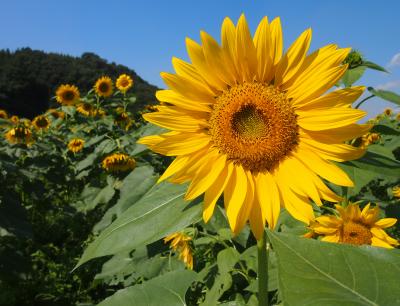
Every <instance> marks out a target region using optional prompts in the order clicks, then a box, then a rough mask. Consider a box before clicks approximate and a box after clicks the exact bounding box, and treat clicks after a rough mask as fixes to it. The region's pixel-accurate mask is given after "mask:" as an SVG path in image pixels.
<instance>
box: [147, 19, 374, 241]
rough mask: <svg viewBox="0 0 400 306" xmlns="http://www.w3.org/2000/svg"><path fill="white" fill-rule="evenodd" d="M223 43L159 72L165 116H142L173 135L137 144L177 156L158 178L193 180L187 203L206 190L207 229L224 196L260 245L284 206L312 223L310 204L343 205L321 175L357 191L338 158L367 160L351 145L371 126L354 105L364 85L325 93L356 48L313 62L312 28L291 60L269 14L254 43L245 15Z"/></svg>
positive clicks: (198, 47) (323, 52)
mask: <svg viewBox="0 0 400 306" xmlns="http://www.w3.org/2000/svg"><path fill="white" fill-rule="evenodd" d="M221 41H222V45H221V46H220V45H219V44H218V43H217V42H216V41H215V40H214V39H213V38H212V37H211V36H210V35H208V34H207V33H205V32H201V42H202V44H198V43H196V42H194V41H193V40H191V39H187V40H186V46H187V49H188V53H189V57H190V59H191V63H188V62H185V61H182V60H180V59H177V58H173V60H172V63H173V66H174V68H175V71H176V73H175V74H171V73H161V77H162V78H163V80H164V82H165V83H166V84H167V86H168V87H169V88H170V89H167V90H161V91H158V92H157V94H156V96H157V98H158V100H159V101H160V102H161V106H159V107H158V111H157V112H154V113H149V114H145V115H143V117H144V118H145V119H146V120H147V121H149V122H152V123H154V124H156V125H159V126H161V127H164V128H167V129H169V130H171V131H170V132H167V133H165V134H161V135H153V136H148V137H144V138H142V139H141V140H139V142H140V143H142V144H146V145H148V146H149V147H150V148H151V149H152V150H154V151H155V152H158V153H161V154H164V155H168V156H177V157H176V159H175V160H174V161H173V162H172V164H171V165H170V166H169V168H168V169H167V170H166V171H165V173H164V174H163V175H162V177H161V178H160V180H165V179H167V178H169V180H170V181H171V182H174V183H183V182H187V181H190V182H191V183H190V186H189V188H188V191H187V193H186V196H185V198H186V199H187V200H192V199H194V198H196V197H198V196H199V195H201V194H203V193H204V194H205V195H204V210H203V218H204V221H206V222H207V221H208V220H209V219H210V217H211V216H212V214H213V211H214V208H215V205H216V202H217V200H218V198H219V197H220V195H221V194H222V193H223V195H224V203H225V208H226V212H227V216H228V219H229V224H230V226H231V229H232V230H233V232H234V233H238V232H239V231H240V230H241V228H243V226H244V225H245V223H246V222H247V220H249V221H250V226H251V229H252V231H253V233H254V234H255V236H256V238H257V239H259V238H260V237H261V235H262V233H263V229H264V225H265V222H266V221H267V223H268V226H269V227H270V228H274V227H275V225H276V223H277V219H278V216H279V212H280V207H281V206H283V207H285V208H286V209H287V210H288V211H289V213H291V214H292V215H293V216H294V217H295V218H297V219H299V220H301V221H303V222H305V223H309V222H310V220H312V219H313V218H314V213H313V209H312V206H311V204H310V199H311V200H313V201H314V202H315V203H316V204H318V205H320V204H321V199H325V200H328V201H332V202H335V201H338V200H340V198H339V197H338V196H337V195H335V194H334V193H333V192H332V191H331V190H330V189H329V188H327V186H326V185H325V184H324V183H323V181H322V179H321V178H323V179H326V180H328V181H330V182H332V183H335V184H337V185H341V186H353V182H352V181H351V180H350V178H349V177H348V176H347V175H346V174H345V173H344V172H343V171H342V170H341V169H340V168H339V167H337V166H336V165H335V164H334V163H332V161H337V162H341V161H346V160H351V159H356V158H359V157H360V156H361V155H363V154H364V150H363V149H362V148H355V147H353V146H350V145H347V144H345V143H344V142H345V141H346V140H350V139H354V138H357V137H360V136H361V135H363V134H365V133H366V132H367V131H368V130H369V129H370V125H358V124H356V122H357V121H358V120H359V119H360V118H362V117H363V116H365V114H366V113H365V112H364V111H362V110H358V109H352V108H351V107H350V106H351V104H352V103H353V102H354V101H355V100H356V99H357V98H358V97H359V96H360V95H361V94H362V93H363V91H364V89H365V88H364V87H362V86H357V87H351V88H344V89H339V90H335V91H332V92H329V93H326V92H327V91H328V89H330V88H331V87H332V86H334V85H335V84H336V83H337V81H338V80H339V79H340V78H341V77H342V76H343V74H344V73H345V72H346V70H347V65H346V64H342V63H343V60H344V59H345V58H346V56H347V54H348V53H349V51H350V49H349V48H346V49H340V48H338V47H337V46H336V45H334V44H331V45H328V46H325V47H323V48H321V49H319V50H317V51H315V52H313V53H311V54H308V55H307V52H308V49H309V46H310V41H311V30H310V29H308V30H306V31H305V32H303V33H302V34H301V35H300V36H299V38H297V39H296V41H295V42H294V43H293V44H292V45H291V46H290V47H289V49H288V50H287V52H286V53H283V39H282V30H281V24H280V19H279V18H276V19H274V20H273V21H272V22H271V23H269V22H268V19H267V17H265V18H264V19H263V20H262V21H261V23H260V24H259V26H258V28H257V30H256V33H255V36H254V38H252V36H251V34H250V31H249V28H248V25H247V22H246V19H245V17H244V15H242V16H241V17H240V19H239V21H238V23H237V25H236V26H235V25H234V24H233V22H232V21H231V20H230V19H229V18H226V19H225V20H224V22H223V25H222V31H221Z"/></svg>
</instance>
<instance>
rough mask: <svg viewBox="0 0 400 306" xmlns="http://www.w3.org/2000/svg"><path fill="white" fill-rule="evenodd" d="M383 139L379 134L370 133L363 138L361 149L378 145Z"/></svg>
mask: <svg viewBox="0 0 400 306" xmlns="http://www.w3.org/2000/svg"><path fill="white" fill-rule="evenodd" d="M380 139H381V135H379V133H368V134H365V135H364V136H362V137H361V147H363V148H365V147H367V146H369V145H371V144H374V143H377V142H378V141H379V140H380Z"/></svg>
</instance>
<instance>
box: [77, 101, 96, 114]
mask: <svg viewBox="0 0 400 306" xmlns="http://www.w3.org/2000/svg"><path fill="white" fill-rule="evenodd" d="M76 111H77V112H78V113H80V114H82V115H84V116H86V117H90V116H93V112H94V107H93V105H91V104H89V103H79V104H78V105H77V106H76Z"/></svg>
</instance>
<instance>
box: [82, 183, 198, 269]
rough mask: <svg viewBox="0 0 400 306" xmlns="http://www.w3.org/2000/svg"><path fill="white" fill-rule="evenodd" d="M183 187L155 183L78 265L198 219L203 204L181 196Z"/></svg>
mask: <svg viewBox="0 0 400 306" xmlns="http://www.w3.org/2000/svg"><path fill="white" fill-rule="evenodd" d="M186 188H187V186H186V185H174V184H169V183H165V182H163V183H161V184H158V185H156V186H154V187H153V188H152V189H151V190H149V191H148V192H147V193H146V194H145V195H144V196H143V197H142V198H141V199H140V200H139V201H138V202H137V203H135V205H133V206H131V207H130V208H129V209H127V210H126V211H125V212H124V213H123V214H122V215H121V216H120V217H119V218H118V219H116V220H115V221H114V222H113V223H112V224H111V225H110V226H109V227H107V228H106V229H105V230H104V231H103V232H102V233H101V234H100V236H99V237H97V238H96V239H95V240H94V241H93V242H92V243H91V244H90V245H89V246H88V248H87V249H86V250H85V252H84V253H83V255H82V258H81V259H80V261H79V263H78V265H77V266H80V265H81V264H83V263H85V262H86V261H88V260H90V259H92V258H95V257H100V256H105V255H113V254H117V253H120V252H123V251H127V250H132V249H135V248H136V247H138V246H142V245H146V244H149V243H152V242H154V241H157V240H159V239H161V238H163V237H165V236H167V235H168V234H170V233H173V232H176V231H178V230H181V229H183V228H184V227H186V226H188V225H189V224H192V223H194V222H197V221H199V220H200V218H201V210H202V206H201V205H199V204H198V203H197V204H194V203H193V202H192V204H193V205H189V203H187V202H186V201H185V200H184V199H183V195H184V194H185V192H186Z"/></svg>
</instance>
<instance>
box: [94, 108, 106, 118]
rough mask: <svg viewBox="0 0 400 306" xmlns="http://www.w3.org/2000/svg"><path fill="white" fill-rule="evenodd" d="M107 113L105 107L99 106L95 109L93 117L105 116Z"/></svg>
mask: <svg viewBox="0 0 400 306" xmlns="http://www.w3.org/2000/svg"><path fill="white" fill-rule="evenodd" d="M105 115H106V111H105V110H104V109H101V108H98V109H95V110H94V111H93V115H92V116H93V117H97V118H103V117H104V116H105Z"/></svg>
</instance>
